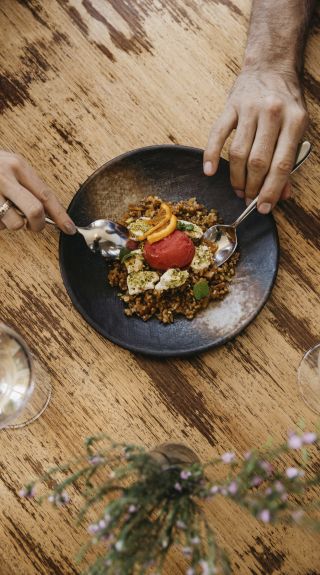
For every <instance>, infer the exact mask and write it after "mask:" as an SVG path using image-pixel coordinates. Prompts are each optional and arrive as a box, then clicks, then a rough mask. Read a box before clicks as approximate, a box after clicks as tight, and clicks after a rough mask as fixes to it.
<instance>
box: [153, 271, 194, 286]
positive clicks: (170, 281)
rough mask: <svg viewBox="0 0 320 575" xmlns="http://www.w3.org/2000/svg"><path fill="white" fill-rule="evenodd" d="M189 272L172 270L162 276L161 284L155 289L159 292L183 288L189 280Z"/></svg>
mask: <svg viewBox="0 0 320 575" xmlns="http://www.w3.org/2000/svg"><path fill="white" fill-rule="evenodd" d="M188 277H189V272H187V271H185V270H177V269H174V268H170V269H169V270H167V271H166V272H165V273H164V274H162V276H161V278H160V281H159V283H157V285H156V286H155V288H154V289H156V290H157V291H162V290H167V289H173V288H177V287H180V286H182V285H183V284H184V283H185V282H186V281H187V279H188Z"/></svg>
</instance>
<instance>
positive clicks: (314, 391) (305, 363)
mask: <svg viewBox="0 0 320 575" xmlns="http://www.w3.org/2000/svg"><path fill="white" fill-rule="evenodd" d="M298 384H299V387H300V391H301V394H302V397H303V399H304V401H305V402H306V404H307V405H308V406H309V407H310V409H312V411H314V412H315V413H320V343H317V344H316V345H315V346H314V347H312V348H311V349H309V351H307V352H306V354H305V355H304V356H303V358H302V361H301V363H300V366H299V369H298Z"/></svg>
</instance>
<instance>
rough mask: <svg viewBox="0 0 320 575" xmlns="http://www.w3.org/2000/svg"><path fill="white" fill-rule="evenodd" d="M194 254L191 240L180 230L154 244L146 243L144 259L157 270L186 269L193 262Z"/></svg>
mask: <svg viewBox="0 0 320 575" xmlns="http://www.w3.org/2000/svg"><path fill="white" fill-rule="evenodd" d="M194 252H195V247H194V245H193V243H192V241H191V240H190V238H189V237H188V236H187V235H186V234H184V233H183V232H180V231H179V230H175V231H174V232H173V233H172V234H170V235H169V236H167V237H166V238H163V240H159V241H158V242H155V243H154V244H150V243H148V242H146V243H145V245H144V257H145V259H146V261H147V263H148V264H149V266H150V267H151V268H153V269H155V270H168V269H169V268H185V267H186V266H188V265H189V264H190V263H191V262H192V260H193V256H194Z"/></svg>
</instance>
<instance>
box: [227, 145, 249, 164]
mask: <svg viewBox="0 0 320 575" xmlns="http://www.w3.org/2000/svg"><path fill="white" fill-rule="evenodd" d="M229 155H230V160H231V161H232V162H244V161H245V159H246V156H245V153H244V151H243V149H242V147H241V146H239V145H231V147H230V152H229Z"/></svg>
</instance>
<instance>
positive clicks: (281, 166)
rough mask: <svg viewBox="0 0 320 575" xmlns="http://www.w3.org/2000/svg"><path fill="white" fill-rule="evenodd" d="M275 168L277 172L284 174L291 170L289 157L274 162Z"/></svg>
mask: <svg viewBox="0 0 320 575" xmlns="http://www.w3.org/2000/svg"><path fill="white" fill-rule="evenodd" d="M275 168H276V171H277V172H278V174H280V175H284V176H286V175H287V174H289V173H290V171H291V168H292V162H291V161H290V160H289V159H287V158H284V159H283V160H279V161H278V162H277V163H276V166H275Z"/></svg>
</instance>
